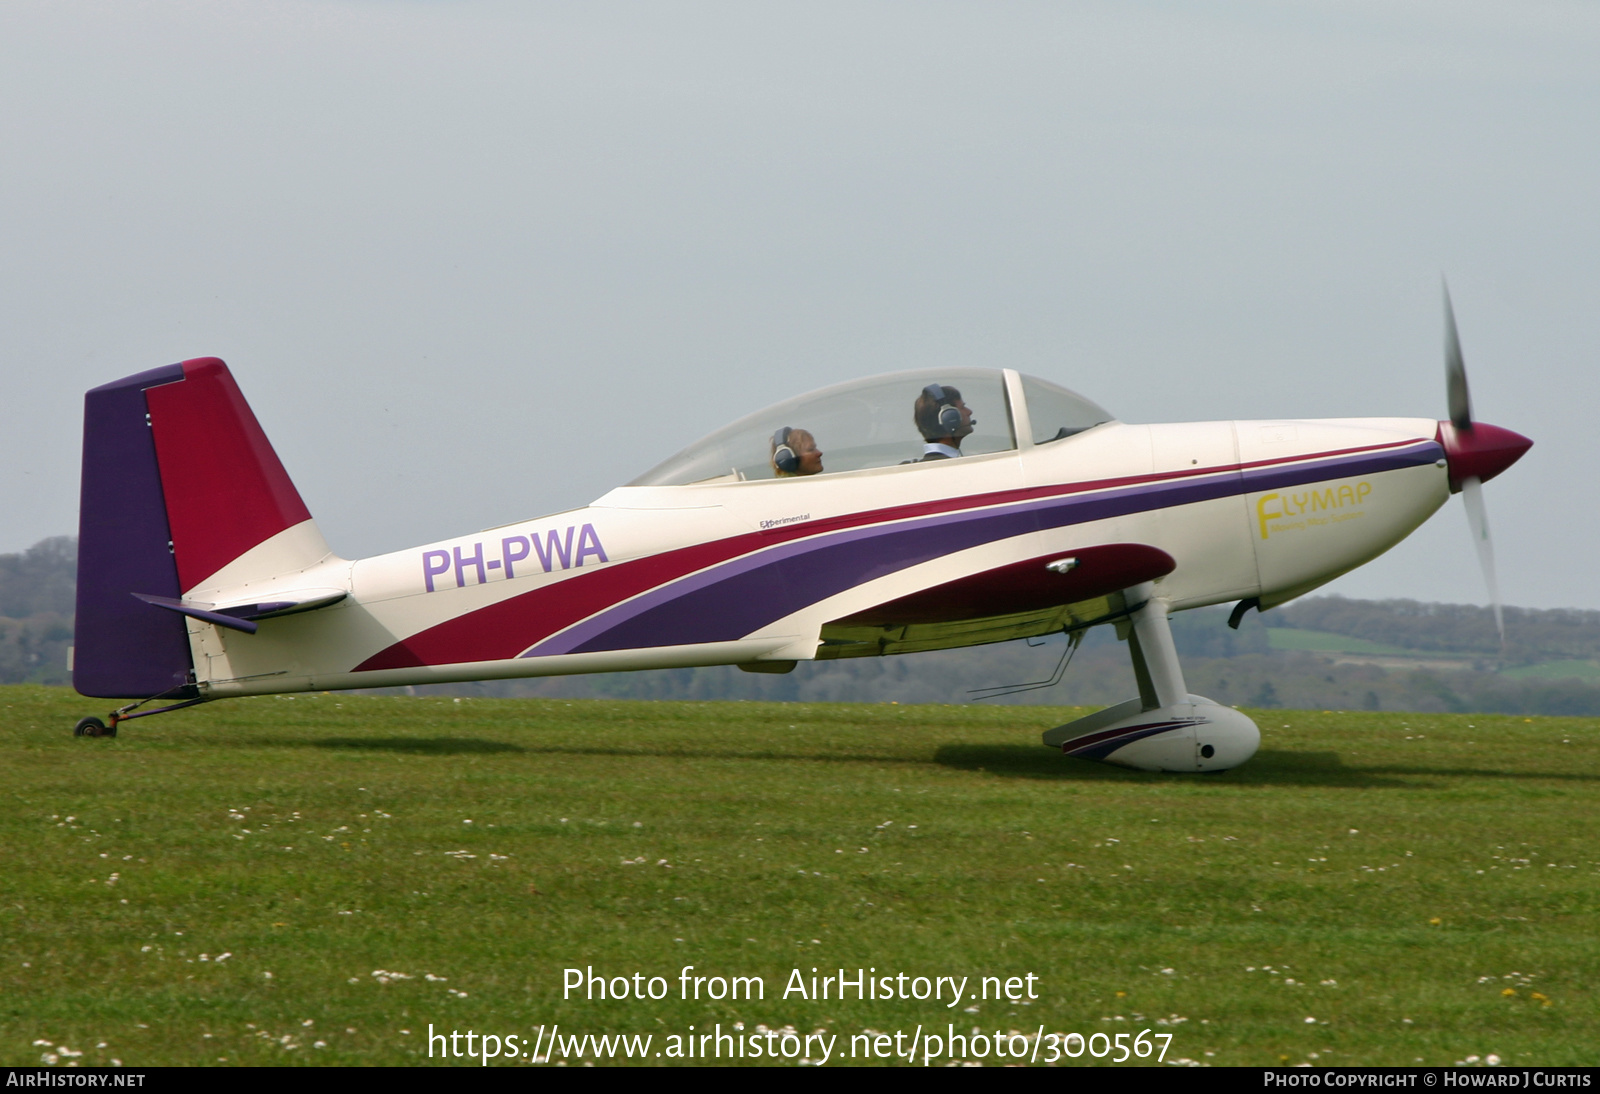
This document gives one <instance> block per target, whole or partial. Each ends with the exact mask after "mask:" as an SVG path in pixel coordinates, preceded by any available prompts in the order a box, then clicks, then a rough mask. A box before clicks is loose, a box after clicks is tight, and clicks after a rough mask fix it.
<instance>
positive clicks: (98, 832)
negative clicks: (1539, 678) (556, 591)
mask: <svg viewBox="0 0 1600 1094" xmlns="http://www.w3.org/2000/svg"><path fill="white" fill-rule="evenodd" d="M100 709H101V707H100V704H97V703H95V702H93V701H86V700H83V699H80V698H77V697H76V696H74V695H72V694H71V693H69V692H66V691H63V690H59V689H47V688H29V687H12V688H0V770H3V771H4V786H5V798H4V800H5V808H4V810H3V811H0V831H3V838H0V878H3V883H0V912H3V914H0V961H3V965H0V1063H5V1064H12V1065H26V1064H36V1063H39V1062H40V1061H41V1059H44V1058H46V1057H54V1058H55V1059H56V1061H57V1062H59V1063H69V1062H75V1063H81V1064H86V1065H87V1064H102V1063H109V1062H110V1061H112V1060H120V1061H121V1062H122V1063H124V1064H128V1065H136V1064H137V1065H143V1064H195V1065H207V1064H218V1063H222V1062H226V1063H228V1064H235V1063H243V1064H259V1063H275V1064H291V1063H292V1064H313V1063H322V1064H333V1063H371V1064H382V1063H396V1064H399V1063H406V1064H410V1063H419V1062H427V1051H428V1045H427V1039H426V1033H427V1030H428V1027H429V1024H430V1023H431V1024H432V1025H433V1026H434V1027H435V1029H436V1031H437V1030H439V1029H443V1030H446V1031H448V1030H452V1029H454V1030H460V1031H463V1032H465V1031H466V1030H467V1029H469V1028H470V1029H473V1030H475V1031H477V1032H479V1033H482V1032H486V1031H487V1032H492V1033H495V1034H496V1035H504V1034H509V1033H515V1034H518V1035H519V1036H527V1037H529V1038H532V1037H533V1036H534V1035H535V1033H536V1032H537V1031H538V1030H539V1029H540V1028H541V1027H547V1026H548V1025H550V1024H553V1023H560V1025H561V1029H562V1034H563V1035H566V1034H568V1033H573V1034H583V1033H603V1032H620V1033H638V1034H641V1035H643V1034H650V1035H651V1036H652V1037H653V1038H654V1041H653V1042H652V1045H653V1047H652V1049H651V1052H652V1053H653V1052H655V1051H660V1050H661V1049H663V1048H664V1047H669V1046H668V1042H667V1041H666V1038H667V1037H669V1036H670V1035H682V1034H685V1033H687V1032H688V1031H689V1027H690V1026H693V1027H695V1032H696V1033H697V1034H698V1033H702V1032H708V1031H710V1030H711V1029H712V1028H713V1027H714V1026H716V1025H717V1024H718V1023H721V1025H722V1027H723V1029H724V1030H725V1031H726V1030H729V1029H730V1028H731V1026H732V1024H733V1023H735V1022H743V1023H744V1024H745V1026H746V1032H747V1033H749V1032H754V1031H756V1030H757V1028H758V1027H765V1028H768V1029H777V1028H781V1027H785V1026H793V1027H794V1028H795V1029H796V1030H798V1031H799V1032H800V1033H801V1034H806V1033H810V1032H812V1031H814V1030H817V1029H826V1030H828V1031H829V1032H830V1033H833V1034H836V1035H838V1042H837V1046H836V1047H835V1049H834V1059H835V1060H836V1061H837V1060H838V1059H839V1057H840V1056H841V1055H844V1054H846V1053H847V1052H848V1051H849V1038H850V1037H851V1035H853V1034H858V1033H860V1032H861V1031H862V1030H863V1029H866V1028H871V1029H873V1030H878V1031H884V1032H887V1033H891V1034H892V1033H894V1032H896V1031H903V1032H904V1033H905V1034H906V1037H907V1038H908V1039H909V1038H910V1037H911V1035H912V1034H911V1031H912V1030H913V1029H915V1028H916V1027H918V1026H919V1024H920V1025H921V1026H922V1027H923V1028H924V1029H925V1030H928V1029H937V1030H938V1031H939V1032H940V1033H941V1034H943V1033H945V1032H946V1029H947V1027H948V1026H949V1025H954V1027H955V1028H956V1030H957V1031H958V1032H963V1033H965V1032H968V1031H970V1030H971V1029H972V1028H974V1027H976V1028H978V1029H980V1030H983V1031H986V1032H990V1033H992V1032H993V1031H995V1030H999V1031H1002V1032H1008V1031H1011V1030H1019V1031H1023V1032H1025V1033H1028V1034H1033V1033H1036V1032H1037V1031H1038V1030H1039V1029H1040V1028H1041V1027H1042V1028H1043V1029H1044V1030H1045V1031H1046V1032H1072V1031H1076V1032H1081V1033H1083V1034H1085V1035H1089V1034H1093V1033H1096V1032H1106V1033H1108V1034H1114V1033H1137V1032H1138V1031H1139V1030H1142V1029H1146V1028H1148V1029H1150V1030H1152V1031H1153V1033H1170V1034H1172V1035H1173V1039H1172V1041H1171V1044H1170V1048H1169V1049H1168V1051H1167V1054H1166V1060H1167V1062H1168V1063H1171V1062H1173V1061H1175V1060H1180V1059H1181V1060H1189V1061H1199V1062H1204V1063H1215V1064H1276V1063H1280V1062H1291V1063H1300V1062H1306V1061H1309V1062H1311V1063H1315V1064H1358V1063H1359V1064H1411V1063H1414V1062H1416V1061H1422V1062H1424V1063H1427V1064H1451V1063H1455V1062H1457V1061H1461V1060H1464V1059H1466V1058H1467V1057H1469V1056H1477V1057H1480V1058H1482V1057H1487V1056H1488V1055H1489V1054H1491V1053H1493V1054H1497V1055H1498V1056H1500V1057H1501V1058H1502V1059H1503V1060H1504V1061H1505V1062H1506V1063H1508V1064H1529V1063H1537V1064H1588V1065H1593V1064H1595V1063H1596V1062H1597V1056H1600V1047H1597V1046H1600V1008H1597V1006H1596V1002H1597V999H1596V985H1597V984H1600V899H1597V898H1600V838H1597V837H1600V831H1597V829H1600V810H1597V809H1596V807H1595V791H1596V788H1597V785H1600V734H1597V732H1596V730H1597V723H1596V722H1595V721H1594V720H1585V719H1538V718H1536V719H1526V718H1522V717H1515V718H1507V717H1489V716H1476V717H1473V716H1435V715H1404V714H1353V713H1352V714H1346V713H1327V712H1285V711H1267V712H1259V713H1255V716H1256V718H1257V721H1258V722H1259V723H1260V724H1261V726H1262V730H1263V736H1264V741H1263V747H1262V751H1261V752H1260V753H1259V754H1258V755H1257V757H1256V758H1255V759H1254V760H1253V761H1252V762H1251V763H1249V764H1248V765H1246V766H1245V767H1243V768H1241V769H1240V770H1238V771H1235V772H1229V773H1226V774H1222V775H1215V776H1188V777H1183V776H1159V775H1148V774H1139V773H1133V772H1125V771H1120V770H1117V769H1112V768H1107V767H1102V766H1097V765H1092V764H1088V763H1084V762H1080V761H1072V760H1066V759H1063V758H1062V757H1060V756H1057V755H1055V754H1053V753H1051V752H1049V751H1047V750H1046V749H1044V748H1042V747H1041V746H1040V745H1039V744H1038V733H1039V732H1040V730H1042V729H1043V728H1046V727H1048V726H1050V725H1052V724H1055V723H1056V722H1060V721H1065V720H1067V719H1068V718H1070V717H1072V716H1073V715H1074V714H1075V713H1077V712H1075V711H1072V710H1068V709H1059V710H1052V709H1049V708H1038V707H1033V708H988V707H977V706H968V707H939V706H927V707H914V706H893V705H875V706H844V705H838V706H834V705H809V706H808V705H758V704H747V703H709V704H668V703H628V702H599V701H591V702H576V701H575V702H570V703H569V702H563V701H531V700H530V701H524V700H458V701H452V700H450V699H448V698H443V699H440V698H416V699H406V698H375V697H366V696H354V695H318V696H302V697H298V698H293V699H290V698H272V699H261V700H244V701H230V702H225V703H218V704H216V705H214V706H208V707H201V708H198V709H196V710H191V711H186V712H182V713H179V714H174V715H171V716H165V717H160V718H153V719H148V720H144V721H138V722H133V723H130V724H128V725H126V726H125V727H124V730H123V736H121V737H120V738H118V739H115V740H93V739H74V738H72V737H71V736H70V732H71V726H72V724H73V722H74V721H75V720H76V718H77V717H78V716H80V715H81V714H83V713H91V712H98V711H99V710H100ZM223 955H228V956H226V957H225V958H224V957H223ZM684 965H693V966H695V971H696V973H697V974H699V975H704V976H713V975H721V976H724V977H731V976H734V975H739V976H759V977H762V978H763V982H764V985H765V998H764V999H761V1000H752V1001H746V1000H744V999H740V1000H738V1001H732V1000H726V999H724V1000H722V1001H713V1000H709V999H706V998H702V999H700V1000H699V1001H694V1000H689V1001H683V1000H680V999H679V998H678V997H677V996H678V993H679V990H680V989H679V985H680V981H679V970H680V969H681V968H682V967H683V966H684ZM587 966H593V967H594V969H595V971H596V972H597V973H602V974H604V975H605V976H608V977H610V976H619V975H626V976H631V975H632V974H633V973H634V972H636V971H637V972H641V973H643V975H644V977H645V978H646V979H647V978H648V977H650V976H654V975H659V976H661V977H662V978H663V980H664V981H665V982H666V984H668V985H670V989H671V990H670V994H669V995H668V997H667V998H665V999H663V1000H661V1001H650V1000H648V999H647V1000H644V1001H637V1000H633V999H628V1000H612V999H608V1000H605V1001H598V1000H596V1001H588V1000H585V999H583V998H581V997H579V998H571V999H563V997H562V977H563V971H562V970H563V969H565V968H568V967H587ZM813 967H815V968H817V969H819V970H821V971H820V972H819V973H818V975H819V976H821V975H823V974H825V973H833V972H836V971H837V970H838V969H839V968H841V967H842V968H844V969H847V970H852V971H851V973H850V975H851V976H853V975H854V972H853V970H855V969H857V968H875V969H876V970H877V974H878V975H880V976H882V975H885V974H888V975H894V974H897V973H900V972H904V973H906V974H907V975H908V976H913V977H914V976H928V977H933V976H943V975H955V976H957V977H960V976H970V977H971V978H972V980H971V982H970V985H969V988H968V990H969V991H973V992H975V991H977V990H978V985H979V979H978V978H979V977H982V976H995V977H1000V978H1002V979H1003V978H1006V977H1011V976H1016V977H1025V976H1026V975H1028V974H1032V975H1034V976H1036V977H1037V978H1038V979H1037V980H1036V981H1035V982H1034V985H1035V991H1036V993H1037V995H1038V998H1037V999H1034V1000H1025V1001H1018V1002H1015V1003H1013V1002H1010V1001H1006V1000H999V1001H996V1000H993V999H990V1000H988V1001H983V1000H977V1001H970V1000H965V999H964V1000H963V1001H962V1005H960V1006H958V1007H957V1008H956V1009H953V1010H952V1009H949V1008H947V1007H945V1006H944V1005H943V1003H941V1002H935V1001H932V1000H929V1001H925V1002H918V1001H915V1000H906V1001H898V1000H892V1001H891V1000H883V999H878V1000H873V999H868V1000H865V1001H856V1000H855V999H853V998H852V999H847V1000H845V1001H842V1002H841V1001H839V1000H838V999H837V998H830V999H828V1000H826V1001H818V1000H810V999H801V998H799V997H797V996H791V997H790V998H788V999H784V998H783V989H784V987H785V986H786V984H787V983H788V981H789V978H790V976H791V974H792V970H794V969H797V968H798V969H800V970H802V975H803V976H805V977H806V978H807V979H809V977H810V975H811V969H812V968H813ZM396 974H403V975H396ZM908 983H909V981H908ZM709 986H711V985H708V987H709ZM969 1007H975V1008H976V1010H975V1011H973V1010H969ZM543 1043H546V1044H547V1042H543ZM1016 1043H1017V1042H1011V1044H1013V1045H1015V1044H1016ZM974 1044H976V1043H975V1042H974ZM69 1052H70V1053H81V1054H82V1055H81V1056H72V1055H68V1054H67V1053H69ZM808 1054H809V1055H815V1054H812V1053H808ZM579 1055H582V1053H581V1052H580V1053H579ZM590 1055H592V1053H591V1054H590ZM958 1055H961V1054H960V1053H958ZM974 1055H976V1052H975V1051H974V1052H968V1053H967V1054H966V1056H967V1058H971V1057H972V1056H974ZM558 1059H559V1056H558ZM571 1062H574V1063H576V1062H577V1060H576V1059H573V1060H572V1061H571ZM649 1062H652V1063H654V1062H669V1061H668V1060H667V1059H665V1058H663V1059H662V1060H660V1061H657V1060H656V1059H655V1058H654V1057H653V1056H651V1057H649ZM696 1062H698V1060H697V1061H696ZM845 1062H849V1060H848V1057H846V1060H845ZM856 1062H862V1061H859V1060H858V1061H856ZM885 1062H892V1061H885ZM984 1062H986V1063H989V1064H994V1063H996V1062H1005V1061H997V1060H996V1058H995V1057H994V1056H993V1055H992V1054H991V1055H989V1056H988V1057H987V1058H986V1059H985V1060H984ZM1078 1062H1080V1063H1088V1062H1091V1060H1090V1057H1088V1056H1084V1057H1082V1058H1081V1059H1080V1060H1079V1061H1078Z"/></svg>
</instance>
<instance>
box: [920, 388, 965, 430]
mask: <svg viewBox="0 0 1600 1094" xmlns="http://www.w3.org/2000/svg"><path fill="white" fill-rule="evenodd" d="M922 394H924V395H926V396H927V397H928V398H930V399H932V400H933V401H934V403H935V404H936V405H937V406H938V408H939V411H938V416H937V417H936V418H935V419H934V424H935V425H937V426H938V427H939V429H940V430H941V431H942V432H940V433H938V434H936V436H940V437H954V436H955V435H956V434H957V433H959V432H960V431H961V411H960V410H958V409H957V408H956V407H955V405H954V403H953V399H958V398H960V396H959V395H957V396H952V395H951V394H950V393H949V392H948V391H947V390H946V389H945V387H944V385H943V384H929V385H928V386H927V387H925V388H923V389H922ZM970 421H971V423H972V424H973V425H977V424H978V419H976V418H972V419H970Z"/></svg>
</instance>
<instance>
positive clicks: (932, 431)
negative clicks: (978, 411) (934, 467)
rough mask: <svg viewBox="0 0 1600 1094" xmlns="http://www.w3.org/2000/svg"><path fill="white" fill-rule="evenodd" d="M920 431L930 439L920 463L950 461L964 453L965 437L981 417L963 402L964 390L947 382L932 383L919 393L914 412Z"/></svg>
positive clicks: (924, 436) (914, 418)
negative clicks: (977, 417)
mask: <svg viewBox="0 0 1600 1094" xmlns="http://www.w3.org/2000/svg"><path fill="white" fill-rule="evenodd" d="M911 416H912V420H913V421H915V422H916V423H917V431H918V432H919V433H921V434H922V439H923V440H924V441H925V442H926V444H924V445H923V448H922V459H921V460H919V461H917V462H919V463H928V462H929V461H932V460H949V459H954V458H956V457H957V456H959V455H961V440H962V438H964V437H967V436H969V435H970V434H971V433H972V427H973V426H975V425H977V424H978V420H977V419H976V418H974V417H973V416H972V409H971V408H970V407H968V406H967V404H966V403H964V402H962V401H961V392H959V391H957V390H956V389H955V388H953V387H947V386H946V385H944V384H929V385H928V386H927V387H925V388H923V389H922V394H921V395H918V396H917V402H916V405H915V407H913V408H912V412H911Z"/></svg>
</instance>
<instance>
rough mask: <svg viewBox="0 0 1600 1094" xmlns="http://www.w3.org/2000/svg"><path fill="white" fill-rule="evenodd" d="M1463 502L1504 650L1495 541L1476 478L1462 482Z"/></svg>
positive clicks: (1481, 487) (1504, 630)
mask: <svg viewBox="0 0 1600 1094" xmlns="http://www.w3.org/2000/svg"><path fill="white" fill-rule="evenodd" d="M1461 500H1462V501H1464V502H1465V503H1466V506H1467V524H1468V525H1469V526H1470V527H1471V528H1472V542H1473V544H1474V545H1475V546H1476V547H1477V548H1478V565H1479V566H1482V567H1483V580H1484V581H1485V582H1487V583H1488V586H1489V603H1490V604H1492V605H1493V606H1494V627H1495V630H1497V631H1499V632H1500V646H1501V648H1502V649H1504V648H1505V644H1506V623H1505V619H1504V617H1503V615H1502V613H1501V611H1500V583H1499V582H1498V581H1496V580H1495V576H1494V541H1493V540H1491V539H1490V538H1489V510H1488V509H1486V508H1485V507H1484V504H1483V483H1481V482H1479V481H1478V479H1477V478H1476V477H1473V478H1469V479H1467V480H1465V481H1464V482H1462V484H1461Z"/></svg>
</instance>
